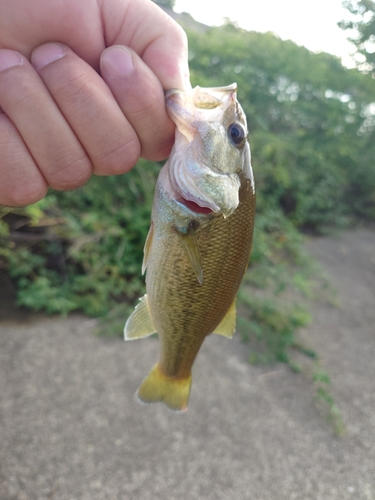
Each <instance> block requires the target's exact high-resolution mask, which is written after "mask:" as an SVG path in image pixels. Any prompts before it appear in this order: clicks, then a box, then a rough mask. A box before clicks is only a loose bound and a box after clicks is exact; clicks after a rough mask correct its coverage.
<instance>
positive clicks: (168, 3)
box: [153, 0, 175, 10]
mask: <svg viewBox="0 0 375 500" xmlns="http://www.w3.org/2000/svg"><path fill="white" fill-rule="evenodd" d="M153 1H154V2H155V3H156V4H157V5H159V6H160V7H167V8H168V9H172V10H173V7H174V4H175V0H153Z"/></svg>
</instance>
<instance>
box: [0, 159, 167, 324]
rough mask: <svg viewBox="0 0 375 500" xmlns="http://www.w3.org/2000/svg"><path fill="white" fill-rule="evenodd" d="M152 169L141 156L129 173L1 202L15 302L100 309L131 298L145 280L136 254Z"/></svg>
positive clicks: (0, 238) (2, 238)
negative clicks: (18, 206) (11, 204)
mask: <svg viewBox="0 0 375 500" xmlns="http://www.w3.org/2000/svg"><path fill="white" fill-rule="evenodd" d="M157 171H158V165H157V164H152V163H146V162H140V164H139V165H138V167H137V168H136V169H134V170H133V171H132V172H130V173H129V174H127V175H126V176H117V177H109V178H93V179H92V180H91V181H90V183H89V185H88V186H86V188H84V189H82V190H80V191H76V192H64V193H50V194H49V195H48V196H47V197H46V198H45V199H44V200H42V201H40V202H39V203H37V204H35V205H32V206H29V207H26V208H25V209H23V210H17V211H15V212H14V211H13V212H8V211H7V210H6V209H3V210H2V211H1V210H0V217H1V213H3V217H2V219H0V243H2V245H0V266H1V263H3V267H4V266H6V268H7V269H8V272H9V274H10V276H11V278H12V279H13V280H15V281H16V282H17V290H18V303H19V304H20V305H24V306H27V307H29V308H32V309H35V310H39V309H45V310H46V311H47V312H50V313H51V312H59V313H63V314H66V313H68V312H70V311H73V310H75V309H82V310H84V311H85V312H86V313H87V314H90V315H102V314H105V313H106V312H107V311H108V310H109V309H111V308H112V307H114V306H115V305H116V303H117V302H118V301H128V302H129V301H134V300H135V299H136V298H137V296H138V295H140V294H141V293H142V292H143V287H144V286H143V279H142V278H141V275H140V261H141V258H142V249H143V245H144V241H145V238H146V235H147V231H148V228H149V218H150V208H151V203H152V198H153V189H154V184H155V179H156V176H157ZM135 206H136V207H137V209H136V210H135V209H134V207H135ZM7 212H8V213H7ZM1 228H2V230H1ZM17 229H18V230H17ZM15 250H16V251H15Z"/></svg>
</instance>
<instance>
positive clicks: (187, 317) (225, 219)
mask: <svg viewBox="0 0 375 500" xmlns="http://www.w3.org/2000/svg"><path fill="white" fill-rule="evenodd" d="M197 89H198V90H197ZM194 92H195V95H194V94H193V95H194V98H193V102H194V104H193V111H192V110H191V109H190V114H189V112H187V111H186V109H188V110H189V106H190V108H191V107H192V105H191V100H192V98H191V97H190V95H188V96H186V95H185V94H184V95H183V97H181V95H177V97H176V96H175V95H174V94H173V93H171V98H172V99H173V98H174V99H175V100H176V102H177V109H175V108H176V105H175V104H174V103H173V102H172V103H169V106H170V108H172V111H171V109H169V111H170V114H171V117H172V119H174V121H175V122H176V125H177V132H176V144H175V148H174V150H173V151H172V153H171V157H170V159H169V160H168V162H167V164H166V165H165V166H164V167H163V169H162V171H161V173H160V175H159V178H158V182H157V186H156V190H155V198H154V205H153V212H152V224H151V228H150V232H149V236H148V238H147V241H146V244H145V260H144V267H147V274H146V289H147V295H146V296H145V297H143V298H142V299H141V303H140V304H139V305H138V306H137V307H136V309H135V311H134V313H133V314H132V315H131V316H130V318H129V319H128V321H127V323H126V325H125V338H126V339H127V340H130V339H133V338H139V337H144V336H147V335H150V334H151V333H153V332H155V331H157V332H158V334H159V340H160V355H159V362H158V363H157V365H156V366H155V367H154V368H153V369H152V370H151V372H150V374H149V375H148V377H146V379H145V380H144V382H143V383H142V385H141V387H140V389H139V391H138V397H139V399H140V400H141V401H143V402H157V401H161V402H164V403H165V404H166V405H167V406H168V407H169V408H170V409H173V410H177V411H181V410H185V409H186V408H187V402H188V398H189V393H190V385H191V368H192V365H193V363H194V360H195V358H196V355H197V353H198V351H199V349H200V347H201V345H202V343H203V341H204V339H205V337H206V336H207V335H209V334H211V333H220V334H222V335H225V336H227V337H231V336H232V335H233V332H234V325H235V297H236V294H237V291H238V288H239V285H240V283H241V280H242V278H243V274H244V272H245V270H246V268H247V264H248V260H249V256H250V251H251V244H252V235H253V230H254V215H255V190H254V181H253V177H252V171H251V165H250V150H249V147H248V143H247V141H246V135H245V133H246V120H245V118H244V115H243V112H242V110H241V108H240V107H239V105H238V102H237V100H236V98H235V87H234V85H232V86H229V87H226V88H219V89H200V88H199V87H197V88H196V89H194V90H193V93H194ZM176 93H177V91H176ZM179 94H182V93H179ZM217 96H219V97H221V100H220V99H217ZM189 99H190V101H189ZM194 99H195V100H194ZM199 99H203V101H204V102H203V106H201V105H200V101H199ZM215 99H216V100H215ZM181 101H182V105H181ZM197 102H198V104H197ZM173 106H175V107H173ZM178 106H180V108H181V109H180V108H179V107H178ZM184 106H185V107H184ZM206 106H207V109H209V110H210V109H213V110H216V111H215V112H217V117H216V115H213V113H211V114H210V113H209V112H207V114H206V115H204V114H203V112H202V111H201V109H206V108H205V107H206ZM210 106H212V108H210ZM167 107H168V98H167ZM196 108H198V111H197V110H196ZM217 108H219V109H218V110H217ZM221 109H223V112H222V116H221V115H220V113H219V112H220V111H221ZM200 113H201V115H200ZM197 115H198V118H200V120H199V119H197ZM181 116H182V118H181ZM202 116H203V118H207V121H208V126H207V124H206V123H205V122H204V121H203V120H202ZM220 119H221V121H222V122H223V126H217V121H219V122H220ZM194 120H195V121H194ZM210 120H211V122H210ZM215 120H216V121H215ZM190 124H192V125H191V129H189V125H190ZM211 124H212V125H211ZM184 127H185V128H184ZM233 127H235V130H234V134H233V133H232V132H233V130H232V128H233ZM241 130H242V132H241ZM181 131H182V132H183V133H182V132H181ZM197 131H198V132H197ZM239 131H240V132H241V133H242V135H243V136H244V137H242V136H240V140H241V141H242V142H240V143H239V142H238V133H239ZM178 134H180V135H178ZM184 134H185V135H184ZM189 134H190V135H189ZM229 134H232V135H234V140H233V141H235V142H233V141H232V143H231V141H230V140H229V139H228V137H227V136H228V135H229ZM186 138H187V139H186ZM199 140H201V143H202V144H203V149H206V150H207V151H208V157H207V158H205V157H204V155H202V154H201V150H202V147H201V144H200V143H199ZM194 141H195V143H197V142H198V146H197V147H196V150H194V149H193V161H191V160H189V159H188V160H186V158H189V154H190V153H191V150H189V149H188V148H189V147H190V146H191V147H193V146H194V144H195V143H194ZM184 147H185V149H184ZM199 148H201V149H199ZM180 151H183V152H184V153H185V156H184V155H182V158H183V160H181V159H180V158H179V152H180ZM189 151H190V152H189ZM197 151H198V152H197ZM213 151H215V154H213ZM197 158H198V160H197V161H196V159H197ZM212 158H214V164H212V163H211V164H210V159H211V160H212ZM179 162H182V164H183V168H182V169H181V168H180V164H179ZM184 162H185V163H184ZM189 162H190V163H189ZM201 164H204V165H205V164H209V165H210V168H211V170H210V171H205V170H204V168H205V166H203V167H202V169H201ZM179 168H180V170H179ZM189 169H190V171H189ZM223 170H224V171H223ZM186 171H187V172H188V174H186ZM181 172H182V174H181ZM212 172H213V173H212ZM173 175H175V176H176V179H178V180H177V181H176V179H174V178H173ZM205 175H206V178H205V177H204V176H205ZM178 176H180V177H178ZM189 176H190V177H189ZM192 179H193V182H192ZM202 179H204V181H203V183H202ZM206 179H208V182H206ZM185 185H186V186H187V187H186V186H185ZM201 186H203V189H202V188H201ZM181 193H182V194H181ZM184 196H186V197H187V199H184Z"/></svg>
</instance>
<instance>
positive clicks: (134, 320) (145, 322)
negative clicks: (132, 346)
mask: <svg viewBox="0 0 375 500" xmlns="http://www.w3.org/2000/svg"><path fill="white" fill-rule="evenodd" d="M155 332H156V329H155V326H154V323H153V321H152V318H151V315H150V310H149V307H148V302H147V295H144V296H143V297H142V298H141V299H139V303H138V304H137V305H136V306H135V309H134V311H133V312H132V314H131V315H130V316H129V318H128V320H127V322H126V323H125V327H124V338H125V340H135V339H140V338H143V337H148V336H149V335H152V334H153V333H155Z"/></svg>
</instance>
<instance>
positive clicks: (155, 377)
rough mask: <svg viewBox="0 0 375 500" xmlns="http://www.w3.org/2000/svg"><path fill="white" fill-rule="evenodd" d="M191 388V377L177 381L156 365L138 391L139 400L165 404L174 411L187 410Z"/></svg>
mask: <svg viewBox="0 0 375 500" xmlns="http://www.w3.org/2000/svg"><path fill="white" fill-rule="evenodd" d="M190 386H191V375H190V376H189V377H187V378H183V379H181V378H180V379H177V378H172V377H168V375H165V374H164V373H163V371H162V370H161V369H160V367H159V365H158V364H156V365H155V366H154V368H153V369H152V370H151V371H150V373H149V374H148V375H147V377H146V378H145V379H144V381H143V382H142V384H141V386H140V388H139V389H138V393H137V396H138V399H139V400H140V401H141V402H142V403H157V402H158V401H160V402H162V403H164V404H165V405H166V406H168V408H169V409H171V410H174V411H185V410H187V404H188V401H189V394H190Z"/></svg>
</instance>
